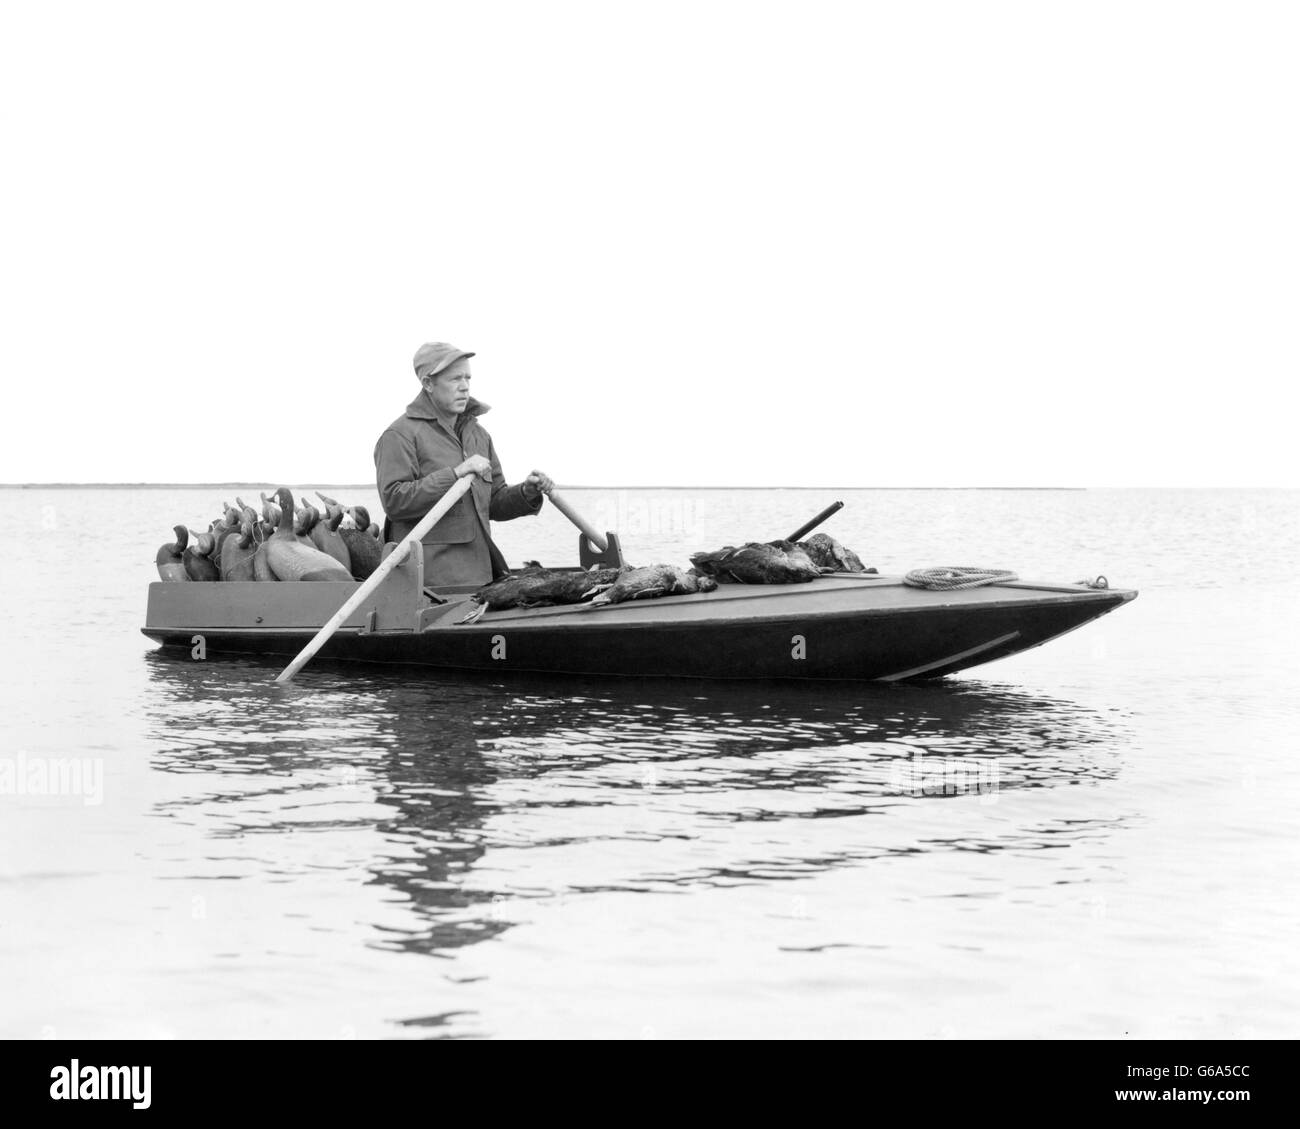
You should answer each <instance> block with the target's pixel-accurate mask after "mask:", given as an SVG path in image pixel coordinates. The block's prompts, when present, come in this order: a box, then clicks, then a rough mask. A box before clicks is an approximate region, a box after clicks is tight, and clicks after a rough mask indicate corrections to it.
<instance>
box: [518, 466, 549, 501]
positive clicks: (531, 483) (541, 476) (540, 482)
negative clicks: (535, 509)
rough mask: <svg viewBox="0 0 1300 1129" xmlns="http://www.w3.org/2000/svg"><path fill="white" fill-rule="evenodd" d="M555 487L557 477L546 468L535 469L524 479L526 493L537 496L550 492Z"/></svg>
mask: <svg viewBox="0 0 1300 1129" xmlns="http://www.w3.org/2000/svg"><path fill="white" fill-rule="evenodd" d="M553 489H555V479H553V478H552V477H551V476H550V475H549V474H547V473H546V472H545V471H544V470H535V471H533V472H532V473H531V474H530V475H529V476H528V477H527V478H525V479H524V494H525V495H526V496H527V497H529V498H536V497H537V496H538V495H539V494H549V493H550V492H551V491H552V490H553Z"/></svg>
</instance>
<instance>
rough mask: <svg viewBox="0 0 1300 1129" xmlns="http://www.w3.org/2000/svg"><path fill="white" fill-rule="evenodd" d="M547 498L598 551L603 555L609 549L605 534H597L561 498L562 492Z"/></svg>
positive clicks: (556, 491)
mask: <svg viewBox="0 0 1300 1129" xmlns="http://www.w3.org/2000/svg"><path fill="white" fill-rule="evenodd" d="M547 496H548V497H549V498H550V499H551V505H553V506H554V507H555V508H556V509H557V510H559V511H560V513H562V514H563V515H564V516H565V517H567V518H568V519H569V520H570V521H571V522H573V524H574V525H576V526H577V527H578V529H579V531H580V532H581V533H582V535H583V536H584V537H585V538H586V539H587V540H588V541H590V542H591V543H592V544H593V545H595V546H596V548H597V549H599V550H600V551H601V552H602V553H603V552H604V551H605V550H606V549H608V548H609V542H608V541H607V540H606V539H605V535H604V534H603V533H597V532H596V529H595V527H594V526H593V525H592V524H591V522H589V521H588V520H587V519H586V518H584V517H583V516H582V515H581V514H580V513H578V511H577V510H575V509H574V508H573V507H572V506H571V505H569V503H568V502H567V501H566V500H565V499H564V498H561V497H560V492H559V491H558V490H552V491H551V492H550V494H549V495H547Z"/></svg>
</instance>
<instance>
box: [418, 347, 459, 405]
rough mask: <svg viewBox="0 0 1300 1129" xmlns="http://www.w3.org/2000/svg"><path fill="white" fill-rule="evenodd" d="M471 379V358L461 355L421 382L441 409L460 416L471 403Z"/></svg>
mask: <svg viewBox="0 0 1300 1129" xmlns="http://www.w3.org/2000/svg"><path fill="white" fill-rule="evenodd" d="M469 380H470V376H469V358H467V357H461V358H460V359H459V360H457V361H453V362H452V363H451V364H449V365H448V366H447V367H446V368H445V369H443V370H442V372H440V373H438V375H437V376H426V377H425V378H424V380H423V381H422V382H421V383H422V384H423V385H424V388H425V391H427V392H428V393H429V398H430V399H431V400H432V401H433V403H434V405H435V406H436V407H437V409H438V410H439V411H441V412H447V413H449V414H451V415H457V416H458V415H460V413H461V412H463V411H464V410H465V408H466V407H467V406H468V405H469Z"/></svg>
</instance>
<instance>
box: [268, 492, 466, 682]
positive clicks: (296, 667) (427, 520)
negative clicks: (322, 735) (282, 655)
mask: <svg viewBox="0 0 1300 1129" xmlns="http://www.w3.org/2000/svg"><path fill="white" fill-rule="evenodd" d="M473 481H474V479H473V475H469V474H467V475H464V476H463V477H461V478H458V479H456V481H455V482H454V483H453V484H452V486H451V489H449V490H448V491H447V493H445V494H444V495H443V496H442V497H441V498H439V499H438V503H437V505H435V506H434V507H433V509H431V510H430V511H429V512H428V513H427V514H425V515H424V517H422V518H421V519H420V522H419V524H418V525H417V526H416V527H415V528H414V529H412V530H411V532H410V533H409V534H407V536H406V539H405V540H404V541H400V542H398V545H397V548H395V549H394V550H393V551H392V552H391V553H389V554H388V556H386V557H385V558H384V559H383V560H382V561H380V562H379V567H378V568H377V569H375V571H374V572H372V573H371V574H370V576H369V578H368V579H367V580H366V582H365V583H364V584H362V585H361V587H360V588H358V589H357V590H356V591H355V592H353V593H352V595H351V596H349V597H348V599H347V601H346V602H345V603H344V605H343V606H342V607H341V608H339V610H338V611H336V612H335V613H334V615H333V617H331V619H330V621H329V622H328V623H327V624H326V625H325V626H324V627H322V628H321V629H320V630H319V631H318V632H316V635H315V636H314V637H313V638H312V641H311V642H310V643H308V644H307V646H305V647H304V648H303V649H302V650H301V651H300V652H299V653H298V657H297V658H295V659H294V660H293V662H291V663H290V664H289V665H288V666H286V667H285V668H284V669H283V670H282V671H280V673H279V674H278V675H277V676H276V679H275V680H276V681H277V682H288V681H289V680H290V679H291V678H293V676H294V675H295V674H297V673H298V671H300V670H302V668H303V667H304V666H306V665H307V663H308V662H310V661H311V658H312V656H313V655H314V654H315V653H316V652H317V651H319V650H320V649H321V648H322V647H323V646H325V644H326V643H327V642H329V638H330V636H331V635H333V634H334V632H336V631H337V630H338V629H339V628H340V627H342V626H343V624H344V623H345V622H346V621H347V618H348V617H349V616H350V615H351V614H352V613H353V612H354V611H356V610H357V608H359V607H360V606H361V604H362V603H363V602H364V601H365V599H366V597H367V596H369V595H370V593H371V592H373V591H374V590H375V589H376V588H378V587H379V585H380V584H381V583H382V582H383V579H384V577H386V576H387V575H388V574H389V573H390V572H392V571H393V569H395V568H396V567H397V566H398V565H399V564H401V563H402V562H403V561H404V560H406V558H407V557H408V556H410V553H411V546H413V545H418V544H419V543H420V541H421V539H422V538H423V537H424V535H425V534H426V533H428V532H429V530H431V529H432V528H433V527H434V526H435V525H437V524H438V522H440V521H441V520H442V518H443V516H444V515H445V514H446V512H447V511H448V510H449V509H451V507H452V506H454V505H455V504H456V503H457V502H458V501H460V497H461V495H462V494H464V493H465V491H466V490H468V489H469V488H470V486H471V485H473Z"/></svg>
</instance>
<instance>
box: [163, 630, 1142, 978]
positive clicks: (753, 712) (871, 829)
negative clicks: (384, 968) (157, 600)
mask: <svg viewBox="0 0 1300 1129" xmlns="http://www.w3.org/2000/svg"><path fill="white" fill-rule="evenodd" d="M146 661H147V663H148V664H149V672H150V690H151V693H150V696H149V699H148V704H147V707H146V710H147V721H148V725H147V730H148V733H149V736H150V738H151V744H152V755H153V758H154V764H155V766H156V768H157V769H158V770H159V771H161V772H166V773H177V774H187V775H194V776H196V777H199V778H200V780H201V783H200V782H199V781H196V786H195V787H194V788H192V789H188V790H184V795H182V796H181V797H180V798H177V799H173V800H170V801H168V803H167V804H164V805H160V814H164V815H178V814H181V815H183V816H185V817H192V815H193V814H194V809H195V808H196V807H197V808H199V809H202V810H203V813H204V814H205V815H207V816H208V817H209V818H210V819H211V820H212V821H213V822H212V823H211V824H210V826H211V827H212V828H213V831H212V832H211V833H212V834H214V835H243V834H250V833H254V832H257V833H263V834H265V833H272V834H289V833H291V832H295V831H301V830H302V829H303V827H304V822H303V818H302V815H301V811H300V810H298V809H297V808H296V809H295V812H294V816H293V818H292V819H284V820H283V821H277V816H276V813H277V811H278V810H280V809H279V808H278V807H277V805H276V803H275V802H273V801H274V800H275V799H276V798H277V797H283V796H285V795H286V794H295V793H297V794H301V793H308V792H312V791H316V792H318V793H319V794H320V795H319V797H318V800H319V805H318V807H319V811H320V813H321V814H320V816H319V817H318V821H317V822H316V823H315V824H313V827H314V828H315V829H317V830H332V831H337V832H339V833H349V832H350V833H353V834H356V835H359V836H361V838H360V839H358V840H356V841H355V842H354V843H353V850H352V854H354V855H355V854H357V852H358V850H360V851H361V852H362V854H363V856H364V859H365V861H364V862H363V865H364V868H365V870H366V872H367V873H368V875H369V882H370V883H372V884H378V885H381V886H383V887H387V888H390V889H391V890H393V891H395V892H397V893H399V894H400V895H401V898H402V899H404V902H405V908H406V909H407V910H408V911H409V912H405V913H402V914H400V915H399V919H398V920H397V922H396V923H393V922H385V923H375V924H374V933H373V935H372V939H371V943H373V944H376V945H379V946H382V947H386V948H393V949H398V950H405V951H414V952H421V953H432V954H438V953H446V952H447V951H448V950H451V949H454V948H456V947H458V946H462V945H465V944H471V943H474V942H477V941H481V940H484V939H487V938H490V937H493V936H496V935H499V934H500V933H502V932H503V931H505V930H507V929H509V928H511V926H512V925H513V924H514V923H515V921H516V920H518V919H520V917H521V915H523V916H526V906H527V903H528V901H529V900H530V899H536V898H557V897H567V896H573V895H580V894H583V893H585V892H590V891H598V890H599V891H605V890H630V891H645V890H671V889H679V890H681V889H690V888H691V887H694V886H698V885H701V884H703V885H736V884H744V883H763V882H770V881H774V880H780V879H782V878H792V877H799V876H803V875H807V874H809V873H813V872H817V871H822V870H827V869H830V868H834V867H838V866H845V865H862V864H863V863H864V860H870V859H872V858H878V857H882V856H888V855H905V854H915V853H917V852H918V851H927V850H943V849H963V850H984V851H993V850H1036V849H1042V848H1044V847H1048V846H1060V845H1062V844H1063V842H1064V841H1068V840H1069V839H1070V838H1072V837H1078V836H1087V835H1095V834H1097V833H1103V834H1107V833H1109V831H1110V830H1111V828H1112V827H1113V821H1112V822H1108V821H1106V820H1089V819H1087V818H1072V819H1070V820H1069V821H1058V822H1055V823H1053V822H1050V821H1047V822H1043V823H1041V824H1040V825H1037V826H1024V827H1021V826H1016V827H1012V828H1009V829H1005V828H1004V829H1003V830H1002V832H1001V833H1000V837H999V838H997V839H989V838H987V837H984V838H981V836H983V835H985V834H986V829H985V828H984V825H983V824H978V821H975V822H972V821H970V820H967V819H965V818H964V817H961V816H958V815H956V814H955V813H958V812H959V811H968V810H969V809H963V808H960V807H956V808H955V807H952V806H951V805H950V806H948V807H947V808H941V807H940V806H937V805H935V804H933V803H932V802H931V801H934V800H943V801H945V802H948V801H953V800H958V801H960V802H961V803H966V804H970V803H980V804H983V803H988V802H996V800H997V798H998V796H999V795H1001V794H1002V793H1005V792H1007V791H1009V790H1018V789H1034V788H1054V787H1056V786H1058V785H1062V784H1077V783H1081V782H1086V781H1090V780H1091V781H1097V780H1103V779H1106V778H1109V777H1112V776H1114V775H1115V774H1116V773H1117V771H1118V766H1119V763H1120V760H1121V755H1122V753H1123V750H1124V749H1125V748H1126V747H1127V746H1128V744H1129V743H1130V741H1131V737H1130V734H1129V732H1128V727H1127V724H1126V722H1125V721H1124V720H1123V719H1122V718H1121V717H1118V716H1117V715H1115V714H1112V713H1107V714H1102V713H1098V712H1097V711H1095V710H1091V709H1088V708H1086V707H1082V706H1080V705H1078V704H1075V703H1071V702H1067V701H1062V700H1058V699H1053V698H1047V697H1042V696H1038V695H1034V694H1031V693H1026V692H1024V691H1023V690H1019V689H1015V688H1012V687H1006V686H999V685H997V684H994V683H987V682H949V683H944V684H932V685H921V686H914V685H911V686H909V685H896V684H895V685H887V686H880V687H875V686H870V685H868V686H862V685H847V684H846V685H831V684H828V685H825V686H818V687H815V688H813V687H808V686H806V685H796V686H783V685H751V684H729V683H728V684H723V683H702V682H667V681H653V682H651V681H647V682H640V681H630V680H584V679H576V678H563V679H561V678H521V677H512V678H510V679H508V680H501V681H485V680H483V679H482V678H481V677H474V676H457V675H439V676H437V677H429V676H427V675H423V674H421V675H417V676H412V675H411V674H410V673H409V672H405V671H400V672H395V671H393V670H389V669H386V668H358V667H356V666H351V667H347V668H339V667H331V666H329V665H321V666H320V667H319V668H314V669H313V670H312V671H311V672H309V673H308V675H305V676H304V677H303V678H302V679H301V680H300V682H298V683H295V684H292V685H290V686H288V687H277V686H274V685H273V684H272V681H271V680H272V678H273V676H274V673H275V672H276V670H277V669H278V667H279V664H278V663H275V662H267V661H264V660H260V659H252V658H250V659H248V660H245V661H242V662H241V661H224V662H222V663H221V664H216V665H209V664H202V663H193V662H190V661H189V660H188V659H186V658H178V657H173V656H170V655H165V654H163V653H162V652H153V653H151V654H149V655H148V656H147V659H146ZM250 777H252V778H256V783H254V784H253V785H252V786H251V787H250V780H249V778H250ZM300 807H301V805H299V808H300ZM268 812H269V814H268ZM862 816H886V817H887V818H885V819H878V818H876V819H860V818H857V819H855V818H854V817H862ZM977 824H978V825H977ZM489 856H490V857H489Z"/></svg>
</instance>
